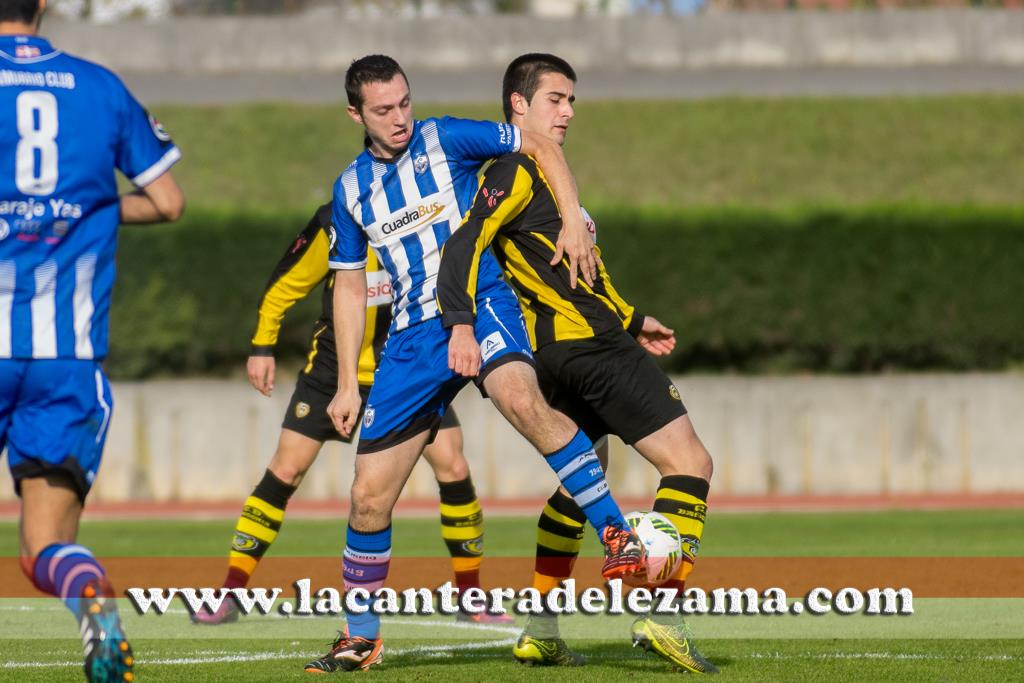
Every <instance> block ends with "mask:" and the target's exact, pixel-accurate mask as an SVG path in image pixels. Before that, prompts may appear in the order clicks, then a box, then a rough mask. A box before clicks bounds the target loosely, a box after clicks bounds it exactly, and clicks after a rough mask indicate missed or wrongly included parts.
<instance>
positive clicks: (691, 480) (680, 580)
mask: <svg viewBox="0 0 1024 683" xmlns="http://www.w3.org/2000/svg"><path fill="white" fill-rule="evenodd" d="M710 488H711V484H710V483H709V482H708V480H707V479H702V478H700V477H691V476H689V475H685V474H675V475H671V476H668V477H662V479H661V483H660V484H659V485H658V493H657V494H656V496H655V498H654V511H655V512H660V513H661V514H663V515H665V517H667V518H668V520H669V521H670V522H672V526H674V527H675V528H676V531H678V532H679V539H680V541H682V547H683V561H682V562H680V563H679V568H678V569H676V571H675V573H674V574H673V575H672V577H671V578H670V579H669V580H668V581H666V582H665V583H664V584H663V585H664V586H665V587H666V588H675V589H677V590H678V591H680V592H682V590H683V588H685V586H686V577H688V576H689V575H690V572H691V571H693V563H694V561H695V560H696V559H697V553H698V552H700V539H701V536H703V534H704V519H705V517H706V516H707V511H708V503H707V500H708V491H709V489H710Z"/></svg>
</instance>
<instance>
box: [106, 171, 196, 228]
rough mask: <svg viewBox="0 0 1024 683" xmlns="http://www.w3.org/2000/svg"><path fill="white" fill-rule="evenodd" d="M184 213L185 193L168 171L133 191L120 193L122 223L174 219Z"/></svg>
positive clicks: (158, 221)
mask: <svg viewBox="0 0 1024 683" xmlns="http://www.w3.org/2000/svg"><path fill="white" fill-rule="evenodd" d="M183 213H185V194H184V193H183V192H182V191H181V187H179V186H178V182H177V181H176V180H175V179H174V176H173V175H171V172H170V171H167V172H166V173H163V174H161V175H160V176H159V177H157V179H156V180H154V181H153V182H151V183H149V184H148V185H146V186H145V187H142V188H139V189H137V190H135V191H134V192H128V193H126V194H123V195H121V222H122V223H163V222H166V221H176V220H178V219H179V218H181V216H182V214H183Z"/></svg>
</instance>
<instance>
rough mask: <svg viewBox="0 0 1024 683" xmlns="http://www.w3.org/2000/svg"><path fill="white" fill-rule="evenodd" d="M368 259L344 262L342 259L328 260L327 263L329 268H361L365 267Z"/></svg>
mask: <svg viewBox="0 0 1024 683" xmlns="http://www.w3.org/2000/svg"><path fill="white" fill-rule="evenodd" d="M367 260H368V259H363V260H362V261H353V262H349V263H346V262H344V261H328V262H327V265H328V266H329V267H330V269H331V270H362V269H364V268H366V262H367Z"/></svg>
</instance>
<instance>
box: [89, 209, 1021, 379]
mask: <svg viewBox="0 0 1024 683" xmlns="http://www.w3.org/2000/svg"><path fill="white" fill-rule="evenodd" d="M592 213H594V214H595V218H596V219H597V222H598V225H599V234H600V244H601V246H602V249H603V250H604V254H605V262H606V264H607V265H608V267H609V269H610V270H611V272H612V275H613V277H614V279H615V282H616V284H617V286H618V288H619V290H620V291H621V292H622V294H623V295H624V296H625V297H626V298H627V299H629V300H630V301H632V302H633V303H635V304H636V305H637V306H638V307H639V308H641V309H642V310H644V311H645V312H648V313H650V314H652V315H655V316H657V317H659V318H661V320H662V321H663V322H665V323H666V324H668V325H670V326H672V327H674V328H675V330H676V334H677V336H678V338H679V345H678V347H677V349H678V350H677V352H676V353H675V354H674V355H673V356H672V357H671V358H670V359H668V361H667V363H666V365H667V367H668V368H669V369H671V370H675V371H689V370H722V371H730V370H741V371H755V372H763V371H769V372H770V371H801V370H816V371H837V372H862V371H876V370H885V369H914V370H926V369H934V370H938V369H944V370H949V369H952V370H971V369H1003V368H1007V367H1012V366H1015V365H1017V364H1019V363H1020V361H1021V360H1022V359H1024V306H1022V305H1021V303H1020V300H1019V299H1018V298H1017V297H1018V296H1019V293H1020V292H1021V291H1024V268H1022V266H1024V211H1019V210H984V211H977V210H971V209H953V210H951V209H925V208H893V209H887V208H873V209H863V210H854V211H846V210H835V211H828V210H810V209H807V210H799V211H790V212H767V211H748V210H738V209H726V210H694V211H686V212H680V213H674V214H669V213H661V212H651V211H639V212H638V211H633V210H629V209H615V208H611V209H604V210H595V211H592ZM307 219H308V216H307V215H306V214H304V213H279V214H253V215H238V214H233V215H231V214H225V213H216V212H204V211H201V210H195V209H193V210H191V211H190V213H189V214H188V217H187V218H186V220H185V221H183V222H182V223H181V224H179V225H172V226H153V227H143V228H136V227H129V228H125V229H123V230H122V233H121V245H120V251H119V278H118V283H117V286H116V289H115V298H114V310H113V314H112V328H113V329H112V331H111V335H112V345H111V346H112V348H111V354H110V359H109V367H110V370H111V374H112V375H113V376H115V377H119V378H135V377H145V376H152V375H172V374H182V373H188V374H194V373H206V372H226V371H232V370H237V369H238V368H240V367H241V366H242V365H243V364H244V360H245V357H246V354H247V351H248V343H249V338H250V335H251V333H252V326H253V324H254V321H255V307H256V302H257V300H258V298H259V295H260V293H261V291H262V288H263V286H264V284H265V282H266V278H267V276H268V275H269V273H270V270H271V268H272V267H273V265H274V264H275V263H276V260H277V258H278V257H279V256H280V254H281V253H282V252H283V250H284V249H285V248H286V247H287V245H288V243H289V240H290V238H291V237H292V236H293V235H294V233H296V232H297V231H298V230H299V229H300V228H301V227H302V226H303V225H304V224H305V222H306V220H307ZM318 305H319V298H318V297H316V296H313V297H310V299H309V300H307V301H306V302H305V303H304V304H303V305H300V307H298V308H297V309H295V310H294V311H292V312H291V314H290V316H289V318H288V319H287V320H286V325H285V328H284V330H283V333H282V338H281V343H280V353H279V357H281V358H293V359H298V358H299V357H300V356H301V354H302V353H303V352H304V350H305V347H306V342H307V337H308V334H309V329H310V326H311V324H312V322H313V320H314V319H315V318H316V315H317V310H318Z"/></svg>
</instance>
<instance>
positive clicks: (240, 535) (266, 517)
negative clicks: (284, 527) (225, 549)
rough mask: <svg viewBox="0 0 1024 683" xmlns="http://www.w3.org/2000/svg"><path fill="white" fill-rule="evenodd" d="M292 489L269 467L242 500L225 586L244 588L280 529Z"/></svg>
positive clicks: (293, 491)
mask: <svg viewBox="0 0 1024 683" xmlns="http://www.w3.org/2000/svg"><path fill="white" fill-rule="evenodd" d="M295 488H296V487H294V486H289V485H288V484H285V483H284V482H283V481H281V480H280V479H278V478H277V477H275V476H274V473H273V472H271V471H270V470H267V471H266V472H265V473H264V474H263V479H261V480H260V483H258V484H257V485H256V488H255V489H253V492H252V495H250V496H249V497H248V498H247V499H246V500H245V505H243V506H242V515H241V517H239V518H238V524H237V525H235V535H234V538H233V539H232V541H231V554H230V557H229V558H228V575H227V578H225V579H224V587H225V588H244V587H245V586H247V585H248V584H249V577H251V576H252V573H253V572H254V571H256V565H258V564H259V562H260V560H261V559H263V554H264V553H266V552H267V549H268V548H270V544H271V543H273V542H274V539H275V538H277V533H278V532H279V531H280V530H281V523H282V522H283V521H284V509H285V507H287V505H288V499H289V498H291V496H292V494H293V493H295Z"/></svg>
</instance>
